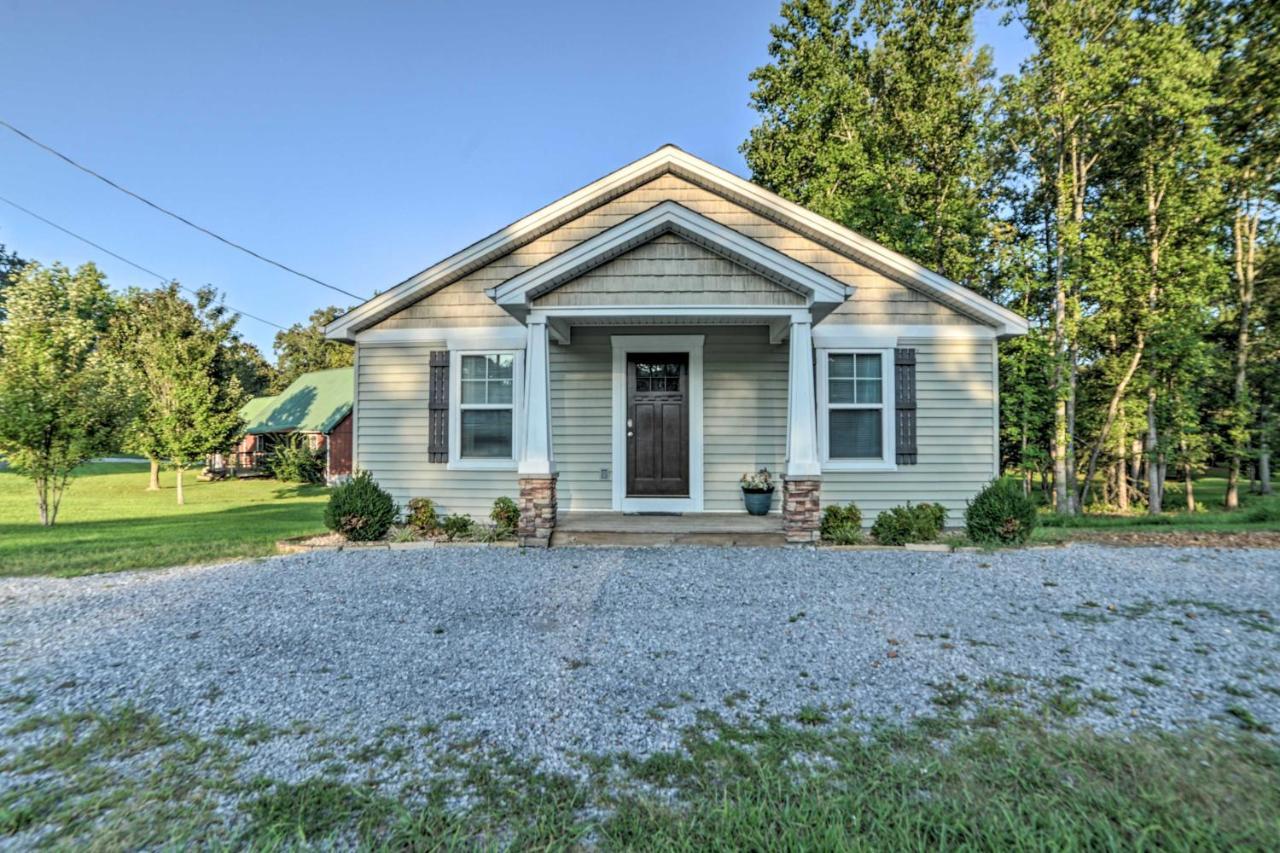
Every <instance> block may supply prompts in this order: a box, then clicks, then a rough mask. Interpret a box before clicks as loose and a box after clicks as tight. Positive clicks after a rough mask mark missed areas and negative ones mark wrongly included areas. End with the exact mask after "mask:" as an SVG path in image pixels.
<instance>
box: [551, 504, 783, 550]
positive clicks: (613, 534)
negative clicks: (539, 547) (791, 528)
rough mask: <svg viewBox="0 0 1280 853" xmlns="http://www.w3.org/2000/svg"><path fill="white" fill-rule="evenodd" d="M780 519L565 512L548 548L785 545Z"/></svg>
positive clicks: (736, 515)
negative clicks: (572, 546) (550, 546)
mask: <svg viewBox="0 0 1280 853" xmlns="http://www.w3.org/2000/svg"><path fill="white" fill-rule="evenodd" d="M786 542H787V539H786V535H785V534H784V533H783V530H782V516H781V515H779V514H777V513H772V514H770V515H759V516H757V515H747V514H746V513H719V512H689V513H683V514H665V513H661V514H660V513H622V512H567V513H562V514H561V515H560V516H559V518H558V519H557V521H556V527H555V531H554V532H553V533H552V535H551V545H552V547H559V546H563V545H617V546H630V545H723V546H731V545H738V546H758V547H777V546H781V545H785V544H786Z"/></svg>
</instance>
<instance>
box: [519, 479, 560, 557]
mask: <svg viewBox="0 0 1280 853" xmlns="http://www.w3.org/2000/svg"><path fill="white" fill-rule="evenodd" d="M555 529H556V475H555V474H550V475H545V476H536V477H521V478H520V526H519V528H518V529H517V531H516V532H517V534H518V535H519V538H520V546H521V547H527V546H533V547H535V548H546V547H547V546H548V545H550V544H551V532H552V531H553V530H555Z"/></svg>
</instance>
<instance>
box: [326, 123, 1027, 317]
mask: <svg viewBox="0 0 1280 853" xmlns="http://www.w3.org/2000/svg"><path fill="white" fill-rule="evenodd" d="M667 172H674V173H676V174H677V175H680V176H681V177H689V178H692V179H694V180H696V181H701V182H703V183H704V184H706V185H710V186H713V187H719V188H721V189H724V190H725V191H727V192H730V193H734V194H735V195H737V196H738V197H739V198H740V199H742V200H743V201H745V202H746V203H748V204H750V205H752V206H754V207H756V208H757V209H758V210H760V211H761V212H768V213H772V214H774V215H776V216H778V217H779V218H781V219H784V220H786V219H789V220H791V221H793V222H795V223H796V224H798V225H800V226H801V227H802V228H807V229H809V230H811V231H812V232H813V233H815V234H817V235H819V236H821V237H823V238H825V239H827V240H829V241H831V242H833V243H835V244H836V245H841V246H845V247H847V248H848V249H849V251H850V252H852V253H853V254H854V255H855V256H856V255H861V256H862V257H864V258H868V259H869V260H870V261H871V262H873V263H879V264H881V265H882V266H883V267H885V268H886V269H890V270H893V271H894V272H897V273H898V274H900V275H902V276H903V277H905V278H908V279H910V280H912V281H913V282H916V283H918V284H920V285H921V286H922V287H924V289H926V290H932V291H934V292H936V293H939V294H940V295H945V296H947V297H949V298H951V299H953V300H954V301H956V302H957V303H958V304H963V305H965V306H966V307H968V308H969V309H970V310H971V311H973V312H974V313H975V314H976V315H977V316H979V317H982V318H984V319H989V320H990V321H991V322H992V323H994V324H995V325H996V326H997V328H998V330H999V332H1000V334H1001V335H1002V336H1008V335H1021V334H1026V332H1027V328H1028V324H1027V321H1026V319H1025V318H1023V317H1021V316H1019V315H1018V314H1015V313H1014V312H1012V311H1010V310H1008V309H1007V308H1004V307H1002V306H1000V305H997V304H996V303H994V302H991V301H990V300H988V299H984V298H983V297H981V296H979V295H978V294H976V293H974V292H972V291H970V290H968V289H967V288H965V287H962V286H961V285H959V284H956V283H955V282H953V281H950V280H948V279H946V278H944V277H943V276H940V275H938V274H937V273H935V272H932V271H931V270H928V269H926V268H925V267H922V266H920V265H919V264H917V263H916V262H915V261H912V260H910V259H909V258H906V257H904V256H902V255H899V254H898V253H897V252H894V251H892V250H890V249H888V248H886V247H884V246H881V245H879V244H878V243H875V242H874V241H872V240H868V239H867V238H866V237H863V236H861V235H860V234H857V233H855V232H853V231H851V230H849V229H848V228H845V227H843V226H841V225H837V224H836V223H834V222H832V221H830V220H828V219H826V218H824V217H822V216H819V215H818V214H816V213H813V212H811V211H808V210H805V209H804V208H803V207H801V206H800V205H798V204H795V203H794V202H790V201H787V200H786V199H784V198H782V197H781V196H778V195H775V194H774V193H771V192H769V191H768V190H766V189H763V188H761V187H758V186H756V185H755V184H753V183H751V182H750V181H748V180H746V179H744V178H740V177H738V176H737V175H735V174H733V173H732V172H729V171H726V170H725V169H721V168H720V167H718V166H715V165H713V164H711V163H708V162H707V161H705V160H702V159H700V158H698V157H694V156H693V155H691V154H688V153H686V152H684V151H681V150H680V149H679V148H677V147H675V146H674V145H664V146H662V147H661V148H659V149H658V150H657V151H654V152H653V153H652V154H648V155H646V156H644V157H641V158H640V159H639V160H636V161H635V162H633V163H629V164H628V165H626V166H623V167H622V168H621V169H618V170H616V171H614V172H611V173H610V174H608V175H606V176H605V177H603V178H600V179H599V180H597V181H593V182H592V183H590V184H588V185H587V186H585V187H582V188H581V189H579V190H577V191H575V192H572V193H570V194H569V195H567V196H564V197H563V198H561V199H559V200H558V201H555V202H552V203H551V204H549V205H547V206H545V207H543V208H541V209H539V210H537V211H534V212H533V213H531V214H529V215H528V216H526V217H524V218H522V219H519V220H517V221H515V222H513V223H512V224H510V225H508V226H507V227H505V228H503V229H501V230H499V231H496V232H494V233H493V234H491V235H489V236H488V237H486V238H484V239H483V240H480V241H479V242H477V243H473V244H472V245H470V246H468V247H467V248H465V249H463V250H462V251H460V252H456V253H454V254H452V255H450V256H449V257H447V258H445V259H444V260H442V261H440V262H439V263H437V264H435V265H433V266H431V267H428V268H427V269H425V270H423V271H422V272H420V273H418V274H417V275H414V276H411V277H410V278H408V279H406V280H405V281H403V282H401V283H400V284H398V285H396V286H395V287H393V288H391V289H390V290H388V291H386V292H385V293H382V294H379V295H378V296H375V297H373V298H372V299H370V300H368V301H367V302H365V303H364V304H362V305H359V306H357V307H356V308H353V309H352V310H350V311H348V312H347V313H346V314H344V315H342V316H341V317H339V318H337V319H336V320H334V321H333V322H332V323H330V324H329V325H328V326H326V327H325V335H326V336H327V337H329V338H331V339H333V340H343V341H351V340H354V334H355V332H356V330H358V329H359V328H361V326H362V325H367V324H369V323H371V322H373V321H374V319H376V318H378V317H379V316H382V315H385V314H389V313H392V312H394V311H396V310H398V309H399V308H401V307H404V306H405V305H408V304H410V303H412V302H413V301H415V300H416V299H418V298H419V297H420V296H421V294H422V292H423V291H424V290H426V289H428V288H430V287H431V286H432V285H433V284H435V283H436V282H438V281H442V280H448V279H449V278H450V277H452V276H457V275H459V274H460V273H462V272H464V271H466V270H468V269H469V268H471V267H472V266H473V265H476V264H479V263H483V262H484V261H485V260H486V259H488V258H494V257H498V256H500V255H502V254H505V253H506V252H508V251H510V250H511V249H512V248H514V247H515V246H517V245H519V244H520V243H521V242H522V241H523V240H525V239H526V238H527V237H528V236H529V235H530V234H533V233H537V232H538V231H539V230H549V229H550V228H553V227H555V225H556V224H558V223H559V222H564V221H568V220H570V219H573V218H575V217H576V216H580V215H581V214H582V213H585V212H586V211H588V210H591V209H592V208H594V207H596V206H598V205H599V204H601V203H603V201H602V200H607V199H609V198H613V197H616V196H617V195H619V194H620V193H622V192H625V191H626V189H627V188H628V187H630V186H634V185H638V184H639V183H643V182H644V181H647V180H651V179H652V178H655V177H658V176H659V175H662V174H665V173H667Z"/></svg>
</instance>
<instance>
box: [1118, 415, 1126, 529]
mask: <svg viewBox="0 0 1280 853" xmlns="http://www.w3.org/2000/svg"><path fill="white" fill-rule="evenodd" d="M1119 432H1120V434H1119V435H1117V436H1116V507H1117V508H1118V509H1119V510H1120V511H1121V512H1128V511H1129V478H1128V467H1129V466H1128V465H1126V464H1125V444H1126V442H1125V430H1124V429H1121V430H1120V431H1119Z"/></svg>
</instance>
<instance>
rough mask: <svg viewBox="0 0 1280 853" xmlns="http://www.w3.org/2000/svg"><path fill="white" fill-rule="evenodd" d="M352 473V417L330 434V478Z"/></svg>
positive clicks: (339, 424) (339, 423) (343, 421)
mask: <svg viewBox="0 0 1280 853" xmlns="http://www.w3.org/2000/svg"><path fill="white" fill-rule="evenodd" d="M350 473H351V415H349V414H348V415H347V416H346V417H345V418H343V419H342V420H340V421H338V425H337V426H336V427H334V428H333V432H331V433H329V476H330V477H345V476H346V475H347V474H350Z"/></svg>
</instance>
